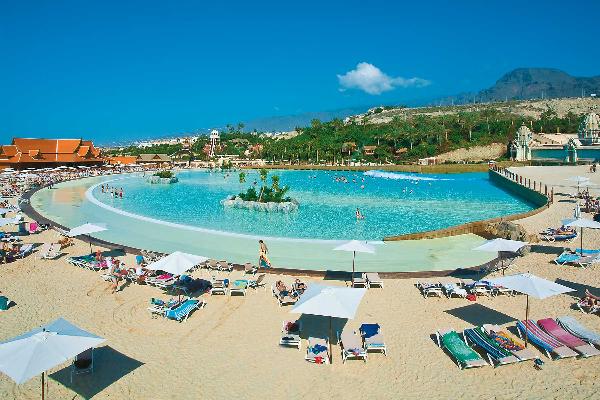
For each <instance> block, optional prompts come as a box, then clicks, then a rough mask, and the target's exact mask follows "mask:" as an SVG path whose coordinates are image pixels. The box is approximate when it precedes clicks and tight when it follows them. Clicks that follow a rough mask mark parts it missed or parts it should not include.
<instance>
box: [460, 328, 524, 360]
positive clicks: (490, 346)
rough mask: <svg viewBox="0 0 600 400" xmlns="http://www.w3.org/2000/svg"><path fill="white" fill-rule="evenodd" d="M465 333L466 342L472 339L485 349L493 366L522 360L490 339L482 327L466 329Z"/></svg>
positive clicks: (475, 343)
mask: <svg viewBox="0 0 600 400" xmlns="http://www.w3.org/2000/svg"><path fill="white" fill-rule="evenodd" d="M463 335H464V338H465V342H467V343H468V341H471V343H473V344H474V345H476V346H478V347H479V348H481V349H482V350H483V351H485V353H486V354H487V356H488V360H490V365H491V366H492V367H495V366H496V364H497V365H506V364H514V363H517V362H520V361H521V360H520V359H519V358H517V357H516V356H514V355H513V354H512V353H511V352H510V351H508V350H506V349H504V348H502V347H500V345H498V343H496V341H494V340H492V339H490V337H489V336H488V335H487V334H486V333H485V331H484V329H483V328H482V327H477V328H471V329H465V331H464V332H463Z"/></svg>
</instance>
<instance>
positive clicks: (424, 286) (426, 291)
mask: <svg viewBox="0 0 600 400" xmlns="http://www.w3.org/2000/svg"><path fill="white" fill-rule="evenodd" d="M417 288H418V289H419V290H420V291H421V295H422V296H423V297H425V298H427V297H429V296H437V297H440V298H441V297H443V296H444V292H443V290H442V285H441V284H439V283H430V282H423V283H421V282H418V281H417Z"/></svg>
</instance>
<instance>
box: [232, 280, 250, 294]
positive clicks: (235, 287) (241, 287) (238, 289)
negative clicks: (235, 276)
mask: <svg viewBox="0 0 600 400" xmlns="http://www.w3.org/2000/svg"><path fill="white" fill-rule="evenodd" d="M246 289H248V281H247V280H244V279H239V280H235V281H233V282H231V286H230V287H229V295H230V296H232V295H233V294H234V293H235V294H241V295H242V296H246Z"/></svg>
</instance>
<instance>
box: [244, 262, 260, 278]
mask: <svg viewBox="0 0 600 400" xmlns="http://www.w3.org/2000/svg"><path fill="white" fill-rule="evenodd" d="M256 271H258V268H256V266H255V265H253V264H252V263H246V264H244V274H252V275H254V274H256Z"/></svg>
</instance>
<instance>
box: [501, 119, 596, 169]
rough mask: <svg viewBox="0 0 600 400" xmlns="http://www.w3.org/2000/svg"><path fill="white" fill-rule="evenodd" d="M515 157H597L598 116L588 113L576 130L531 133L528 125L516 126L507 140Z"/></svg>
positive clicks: (573, 159)
mask: <svg viewBox="0 0 600 400" xmlns="http://www.w3.org/2000/svg"><path fill="white" fill-rule="evenodd" d="M510 154H511V157H512V159H514V160H515V161H530V160H533V161H548V162H552V161H554V162H566V163H576V162H578V161H587V162H598V161H600V118H598V115H597V114H596V113H593V112H591V113H589V114H587V115H586V116H585V117H584V118H583V120H582V121H581V124H580V125H579V129H578V130H577V133H576V134H575V133H566V134H565V133H552V134H546V133H534V132H532V131H531V130H530V129H529V128H528V127H527V126H525V125H522V126H521V127H519V129H518V130H517V132H516V134H515V140H513V142H512V143H511V144H510Z"/></svg>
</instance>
